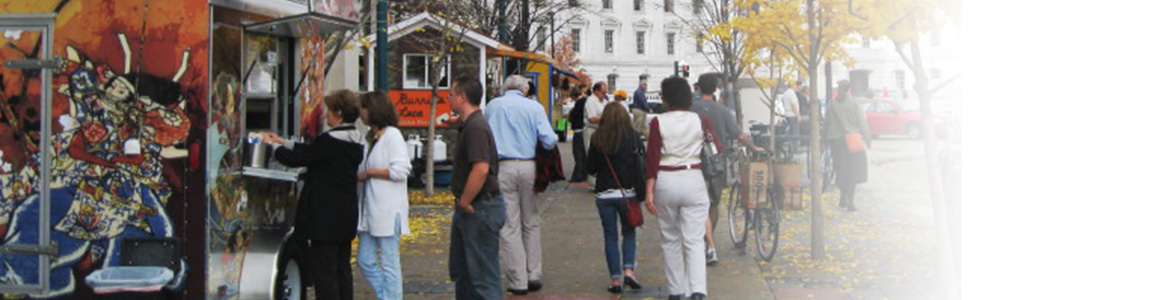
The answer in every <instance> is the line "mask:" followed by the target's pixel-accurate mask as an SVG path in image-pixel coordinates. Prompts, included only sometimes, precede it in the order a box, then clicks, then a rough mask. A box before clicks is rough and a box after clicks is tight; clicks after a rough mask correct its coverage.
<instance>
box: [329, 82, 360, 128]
mask: <svg viewBox="0 0 1170 300" xmlns="http://www.w3.org/2000/svg"><path fill="white" fill-rule="evenodd" d="M357 98H358V96H357V94H356V93H354V92H353V91H350V90H347V89H340V90H335V91H333V92H330V93H329V95H326V96H325V108H328V109H329V111H336V112H340V113H341V121H342V122H345V123H353V121H356V120H357V118H358V116H360V115H361V113H362V111H361V108H359V107H358V100H357Z"/></svg>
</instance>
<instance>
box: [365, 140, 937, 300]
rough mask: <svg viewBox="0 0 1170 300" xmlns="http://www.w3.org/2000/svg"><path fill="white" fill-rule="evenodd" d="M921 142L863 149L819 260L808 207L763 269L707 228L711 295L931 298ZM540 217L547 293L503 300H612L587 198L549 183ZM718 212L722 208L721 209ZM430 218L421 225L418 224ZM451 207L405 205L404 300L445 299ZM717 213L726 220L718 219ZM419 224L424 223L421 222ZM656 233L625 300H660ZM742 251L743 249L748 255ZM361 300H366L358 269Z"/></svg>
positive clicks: (643, 231) (642, 251)
mask: <svg viewBox="0 0 1170 300" xmlns="http://www.w3.org/2000/svg"><path fill="white" fill-rule="evenodd" d="M920 145H921V144H920V143H919V144H914V143H913V142H912V141H900V140H878V141H876V142H875V144H874V146H873V148H872V149H871V151H870V172H869V182H867V183H866V184H863V185H860V186H859V187H858V196H857V197H858V199H857V208H858V211H857V212H852V213H851V212H846V211H844V210H841V209H840V208H838V207H836V203H837V197H838V195H839V194H838V192H837V190H836V189H835V188H830V189H829V190H828V191H826V194H825V199H824V200H823V201H825V202H824V206H823V208H824V216H825V225H826V226H825V227H826V230H825V237H826V241H825V245H826V249H827V251H826V253H827V254H828V255H827V257H826V259H825V260H821V261H813V260H811V258H810V251H809V243H810V231H811V230H810V226H809V224H810V222H811V220H810V218H811V214H810V212H811V209H810V207H811V205H810V204H811V203H810V201H811V199H809V195H808V190H806V192H805V195H804V199H805V203H804V210H802V211H789V212H786V213H785V218H784V221H783V222H784V225H785V226H783V227H782V230H783V231H782V235H781V242H782V244H781V245H780V248H779V249H778V250H777V253H776V256H775V258H773V260H772V261H771V262H770V263H758V262H756V260H755V254H754V252H753V251H750V250H751V248H749V251H748V252H747V254H746V255H740V254H739V253H738V252H737V251H736V250H734V249H732V247H731V242H730V240H729V238H728V236H727V227H726V222H725V221H721V223H723V224H719V226H718V228H717V229H716V238H717V242H716V243H717V249H718V251H719V264H718V265H716V266H713V267H709V268H708V273H707V275H708V276H707V280H708V285H709V292H710V296H709V298H711V299H853V300H856V299H898V300H901V299H909V300H914V299H938V298H940V295H941V292H940V290H939V287H940V286H941V283H940V282H939V280H938V279H937V274H936V273H937V267H936V264H935V262H936V260H937V258H936V254H935V252H934V246H935V244H934V227H933V219H932V215H931V213H930V202H929V199H928V197H927V187H926V185H925V161H924V160H923V159H918V158H914V155H917V157H921V151H922V150H921V148H920ZM559 147H560V148H561V151H562V153H563V155H562V157H563V158H564V159H565V160H566V161H565V165H564V167H565V171H566V172H571V171H572V169H573V166H572V161H571V158H572V155H571V154H569V153H568V150H569V145H568V144H565V143H562V144H560V145H559ZM538 198H539V199H540V201H541V204H540V207H541V210H542V211H543V218H542V220H543V222H542V224H541V225H542V226H541V227H542V228H541V233H542V240H543V243H542V244H543V245H544V278H543V282H544V285H545V288H544V289H543V290H541V291H539V292H535V293H530V294H529V295H527V296H521V297H517V296H509V297H508V298H509V299H621V298H623V297H618V296H615V295H612V294H610V293H608V292H607V291H606V290H605V288H606V287H607V286H608V284H609V279H608V276H607V271H606V267H605V265H604V261H605V259H604V253H603V250H602V234H601V225H600V224H599V223H600V221H599V218H598V216H597V210H596V207H595V206H594V202H593V201H594V200H593V197H592V194H591V193H589V192H588V191H586V190H583V189H572V188H566V185H565V183H563V182H562V183H558V184H555V185H553V186H552V187H550V188H549V191H548V192H545V193H543V194H541V195H539V196H538ZM722 212H724V214H725V212H726V209H725V208H723V209H722ZM427 216H430V217H429V218H426V217H427ZM450 216H451V208H450V207H449V206H446V205H414V206H412V208H411V217H412V222H415V221H416V220H413V219H414V218H418V219H419V220H418V221H420V222H429V223H427V224H422V225H421V226H420V227H426V228H429V229H431V230H432V231H431V232H425V231H421V230H418V229H416V227H415V224H412V230H413V231H414V233H415V236H413V237H409V238H408V239H407V241H404V243H403V249H402V258H401V259H402V264H403V267H402V271H403V277H404V278H405V286H404V288H405V292H406V299H452V298H453V296H454V285H453V283H451V282H450V281H448V279H447V251H448V241H449V238H450V237H449V230H450ZM724 217H725V216H724ZM424 219H425V220H426V221H422V220H424ZM660 242H661V234H660V233H659V232H658V226H657V219H656V218H654V217H653V216H651V215H649V214H647V215H646V224H645V226H643V227H642V228H640V229H638V278H639V280H640V281H641V282H642V284H643V285H644V286H645V288H644V289H643V290H641V291H627V292H626V293H625V294H624V295H623V296H624V298H630V299H651V298H654V299H665V298H666V296H667V294H668V293H667V291H666V280H665V274H664V272H663V262H662V248H661V246H660V245H661V244H660ZM753 246H754V245H753V244H749V247H753ZM354 271H355V273H358V274H355V292H356V294H357V298H359V299H373V295H372V294H370V292H369V286H368V285H367V284H366V283H365V282H364V281H363V279H361V276H360V272H357V270H356V268H355V270H354Z"/></svg>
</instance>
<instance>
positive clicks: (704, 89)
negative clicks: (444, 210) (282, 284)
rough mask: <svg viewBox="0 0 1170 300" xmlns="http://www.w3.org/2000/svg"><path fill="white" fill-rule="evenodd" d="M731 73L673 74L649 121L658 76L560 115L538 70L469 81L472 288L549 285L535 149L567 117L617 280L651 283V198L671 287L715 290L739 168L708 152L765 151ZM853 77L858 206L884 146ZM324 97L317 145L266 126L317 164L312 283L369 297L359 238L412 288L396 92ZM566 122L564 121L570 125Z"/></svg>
mask: <svg viewBox="0 0 1170 300" xmlns="http://www.w3.org/2000/svg"><path fill="white" fill-rule="evenodd" d="M719 81H720V80H719V78H718V75H716V74H704V75H702V76H700V77H699V80H698V82H697V83H696V84H695V87H696V89H695V90H692V88H691V85H690V84H688V82H687V81H686V80H685V79H683V78H680V77H677V76H675V77H670V78H667V79H665V80H663V81H662V82H661V86H660V91H661V98H662V100H663V102H664V104H665V105H666V107H667V108H668V110H667V111H666V112H665V113H661V114H659V115H657V117H655V118H653V119H651V120H650V121H648V122H647V121H645V118H646V117H647V114H648V113H649V111H648V110H649V105H648V104H647V103H646V95H645V93H646V87H647V83H646V82H644V81H643V82H640V84H639V87H638V88H637V90H635V92H634V94H633V97H632V98H633V99H629V97H628V94H627V93H626V92H625V91H620V90H619V91H617V92H615V93H614V95H615V101H609V99H608V97H607V95H608V90H609V87H608V86H607V85H606V84H605V83H604V82H598V83H595V84H593V85H592V86H590V85H587V84H580V85H577V86H573V85H570V84H568V83H567V82H565V83H564V84H562V87H563V89H564V90H563V91H562V94H563V95H564V96H563V98H562V99H561V100H558V101H556V103H555V105H556V106H557V107H556V108H557V110H558V111H559V112H560V114H559V115H561V116H564V117H565V118H564V119H555V120H550V119H549V118H548V117H546V112H545V110H544V108H543V107H542V106H541V105H540V104H539V103H537V102H536V101H534V100H532V99H531V98H529V96H528V95H530V94H531V93H530V92H531V87H532V85H531V84H530V83H529V82H528V79H527V78H525V77H523V76H519V75H515V76H509V77H508V78H506V80H505V82H504V84H503V86H502V88H501V90H503V91H504V92H503V94H502V95H501V96H499V97H497V98H495V99H492V100H491V101H490V102H489V103H490V104H488V105H486V109H480V107H481V104H482V103H483V102H484V100H485V99H484V95H483V93H484V88H483V86H482V85H481V83H480V82H479V80H478V79H477V78H475V77H468V76H463V77H459V78H457V79H455V80H454V81H453V82H452V85H451V93H450V95H449V99H448V101H447V105H449V106H450V109H451V111H452V112H454V113H455V114H457V115H458V116H460V118H459V123H458V124H457V129H458V131H459V132H458V135H457V137H456V141H455V148H454V155H453V158H454V159H453V163H452V180H451V181H452V185H451V190H452V193H453V194H454V195H455V203H454V207H455V212H454V215H453V217H452V224H451V241H450V249H449V261H448V266H449V274H450V279H451V280H452V281H453V282H454V283H455V291H456V299H503V296H504V295H505V293H510V294H514V295H525V294H528V293H530V292H537V291H539V290H541V289H542V288H543V285H542V281H541V279H542V268H543V267H542V260H543V259H542V245H541V242H540V241H541V233H540V223H541V220H540V215H539V212H538V209H537V208H538V205H537V202H536V197H535V195H534V193H533V184H534V182H536V181H537V179H536V172H537V164H536V162H535V161H534V160H535V159H537V155H538V152H540V151H547V150H549V149H553V150H554V151H555V147H556V144H557V142H558V140H560V139H561V138H562V137H561V136H559V135H560V134H563V133H562V132H561V131H563V130H564V129H566V128H565V127H566V126H567V127H571V129H572V130H573V131H574V132H582V133H583V134H573V141H572V143H573V151H572V152H573V156H574V160H575V161H576V162H577V164H576V167H575V169H574V170H573V174H572V176H571V177H570V178H569V182H570V186H574V187H590V184H589V181H588V178H589V176H593V177H594V178H595V180H594V181H593V182H594V183H593V184H592V186H591V190H592V192H593V193H594V197H595V204H596V207H597V212H598V217H599V219H600V221H601V224H602V226H601V227H602V228H601V229H602V233H603V236H604V240H603V245H604V246H603V247H602V249H603V251H604V254H605V262H604V263H605V265H606V267H607V269H608V274H607V275H608V278H609V279H610V282H609V286H608V287H607V290H608V291H609V292H611V293H615V294H620V293H622V292H623V291H625V290H627V289H641V288H642V285H641V283H640V282H639V281H638V279H637V273H636V269H637V266H638V260H637V227H639V226H640V225H641V224H642V222H643V215H642V213H641V209H642V207H643V206H644V207H645V209H646V210H647V211H648V212H649V213H650V214H651V215H654V216H656V220H657V222H658V228H659V230H660V234H661V235H662V244H661V245H660V246H661V247H662V249H663V257H664V259H663V264H664V266H665V271H666V278H667V287H668V291H669V293H670V299H683V298H684V297H686V298H687V299H704V298H705V297H706V296H707V293H708V290H707V278H706V267H707V266H710V265H713V264H715V263H717V262H718V258H717V255H716V253H715V246H714V237H713V232H714V227H715V226H714V225H715V224H718V218H719V215H718V210H717V209H716V207H718V205H719V200H720V198H721V195H720V194H721V193H722V190H723V189H724V188H726V185H727V184H726V183H727V176H726V174H704V172H703V171H702V169H703V163H704V161H703V150H702V149H703V148H704V147H714V148H715V149H718V151H728V150H729V149H730V145H731V144H732V143H734V142H735V141H738V142H739V143H742V144H743V145H745V146H747V147H748V148H749V149H751V150H753V151H764V149H763V148H761V147H759V146H756V145H754V144H753V143H752V140H751V138H750V137H748V136H747V135H746V134H744V132H743V130H742V129H741V128H740V126H739V125H738V124H737V122H735V117H734V113H732V112H731V111H730V110H729V109H728V108H727V107H726V106H725V105H724V104H721V103H719V101H726V100H727V99H729V98H730V97H729V96H728V93H726V91H725V93H724V95H723V96H722V97H720V99H718V100H717V99H716V97H715V92H716V90H717V89H718V87H719ZM838 85H839V86H841V91H840V92H839V93H838V95H839V96H838V97H837V99H834V100H833V101H832V102H831V103H830V105H829V107H828V109H827V111H828V113H827V116H826V117H827V119H826V123H827V124H826V136H825V138H826V139H827V140H828V141H829V145H830V147H831V148H832V153H833V158H834V162H835V163H836V164H837V165H836V166H835V167H836V170H837V171H838V172H839V173H838V174H839V175H838V177H837V183H838V184H839V185H841V189H842V200H841V202H840V205H841V206H842V207H844V208H846V209H849V210H854V209H855V207H854V204H853V199H854V189H855V187H856V185H857V184H859V183H863V182H865V180H866V177H865V174H866V170H865V166H866V163H865V160H866V157H865V152H864V149H861V150H858V149H857V145H854V143H855V142H854V141H852V140H854V139H857V136H861V138H863V139H864V143H865V144H868V142H869V134H868V130H867V128H866V125H865V124H866V123H865V119H864V114H863V113H862V112H861V110H860V107H859V105H858V104H857V102H856V101H855V100H852V99H851V98H850V97H849V96H848V90H849V89H848V87H849V83H848V82H847V81H842V82H840V83H839V84H838ZM795 88H798V86H797V87H794V89H795ZM628 100H632V101H628ZM791 100H795V99H790V98H789V97H785V102H786V103H784V104H785V106H787V107H791V108H793V109H792V110H793V111H795V110H796V109H798V108H797V107H798V104H797V103H794V102H795V101H791ZM324 106H325V108H326V109H327V111H328V112H327V113H326V114H325V119H326V124H327V125H329V127H330V128H331V129H330V130H329V131H327V132H325V133H323V134H320V135H319V136H317V137H316V138H315V139H314V140H313V142H312V143H293V142H290V141H287V140H285V139H283V138H281V137H280V136H277V135H275V134H272V133H264V134H262V135H263V138H264V141H265V142H266V143H269V144H272V145H273V146H274V147H275V148H276V149H275V158H276V159H277V160H278V161H279V162H281V163H282V164H285V165H287V166H291V167H305V168H306V174H305V178H306V184H305V185H304V186H303V188H302V191H301V194H300V196H301V197H300V199H299V202H298V207H297V219H296V220H297V224H296V225H297V226H296V227H297V230H296V232H295V233H294V235H295V236H296V237H298V238H303V239H306V240H308V241H309V243H308V244H309V245H310V246H309V250H308V256H309V257H308V258H307V261H308V262H309V263H311V264H312V265H313V267H314V270H315V272H314V273H313V274H312V275H311V279H312V281H313V282H314V285H315V286H316V295H317V298H318V299H342V300H349V299H353V289H352V287H353V278H352V271H351V269H350V263H349V259H350V253H351V252H350V251H351V241H352V240H353V239H354V238H355V237H356V238H357V239H358V249H357V250H358V251H357V265H358V269H359V270H360V271H361V272H362V275H363V277H364V278H365V280H366V281H367V282H368V284H369V285H370V287H371V288H372V290H373V292H374V294H375V295H376V296H377V297H378V299H402V297H403V288H402V281H403V278H402V270H401V264H400V258H399V253H398V248H399V242H400V240H401V237H402V236H404V235H409V234H410V227H409V220H408V219H409V215H410V214H409V201H408V196H407V186H406V180H407V178H408V177H409V175H410V173H411V171H412V170H411V164H410V158H409V154H408V150H407V148H408V147H407V144H406V142H405V140H404V139H403V135H402V132H401V131H400V130H399V129H398V128H397V126H398V116H397V114H396V111H397V110H395V108H394V103H393V102H392V101H391V100H390V99H389V97H388V96H387V95H386V94H385V93H380V92H370V93H365V94H361V95H358V94H356V93H354V92H350V91H346V90H341V91H335V92H333V93H331V94H329V95H328V96H326V97H325V101H324ZM358 118H360V119H361V120H362V123H364V124H366V125H368V126H369V128H370V129H369V131H368V132H366V133H365V134H363V133H361V132H360V131H359V130H358V129H357V128H356V127H355V126H354V123H355V122H356V121H357V119H358ZM791 118H799V113H797V117H791ZM554 122H557V123H559V124H560V125H558V126H556V128H555V129H554V126H553V124H554ZM565 123H568V124H565ZM639 123H646V124H639ZM725 145H726V146H725ZM538 148H539V149H538ZM540 149H545V150H540ZM348 187H353V188H348ZM501 275H502V276H501Z"/></svg>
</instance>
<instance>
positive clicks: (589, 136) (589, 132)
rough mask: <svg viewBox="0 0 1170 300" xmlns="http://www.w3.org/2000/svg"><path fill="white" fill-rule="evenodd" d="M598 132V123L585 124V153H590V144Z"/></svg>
mask: <svg viewBox="0 0 1170 300" xmlns="http://www.w3.org/2000/svg"><path fill="white" fill-rule="evenodd" d="M595 132H597V124H589V125H585V153H589V146H590V145H591V144H592V143H593V133H595Z"/></svg>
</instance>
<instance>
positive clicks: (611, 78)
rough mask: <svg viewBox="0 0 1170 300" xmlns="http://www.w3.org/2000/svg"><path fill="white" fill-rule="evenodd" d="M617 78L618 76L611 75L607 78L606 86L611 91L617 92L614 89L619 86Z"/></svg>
mask: <svg viewBox="0 0 1170 300" xmlns="http://www.w3.org/2000/svg"><path fill="white" fill-rule="evenodd" d="M617 78H618V74H614V73H609V75H607V76H605V86H606V87H607V88H609V90H611V91H614V90H617V89H616V88H614V86H616V85H617Z"/></svg>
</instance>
